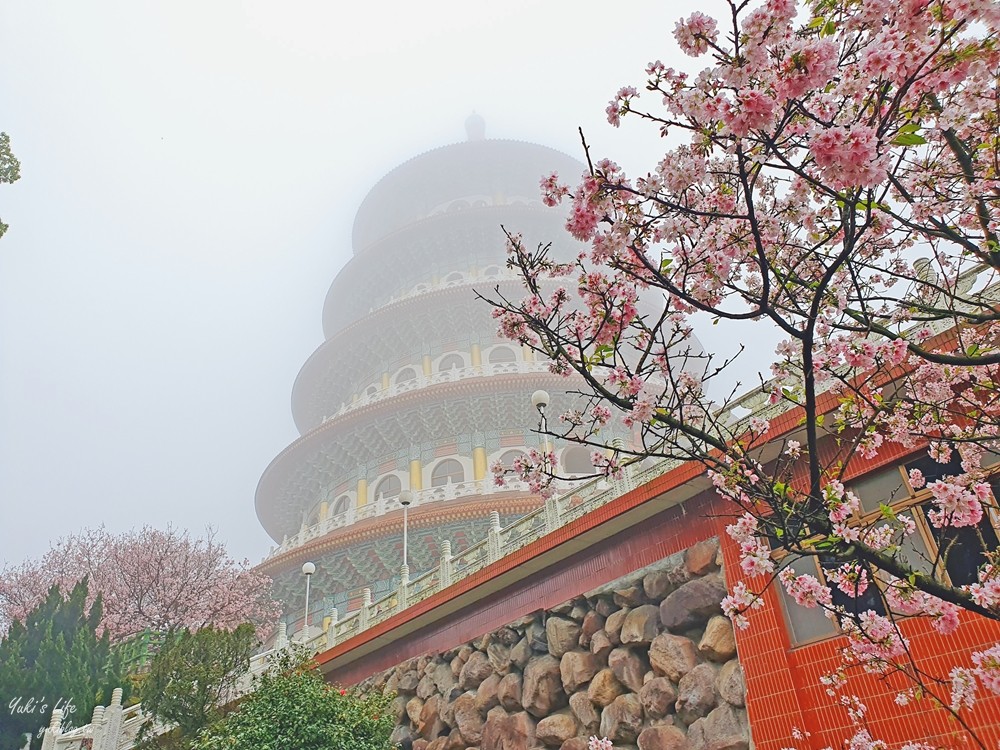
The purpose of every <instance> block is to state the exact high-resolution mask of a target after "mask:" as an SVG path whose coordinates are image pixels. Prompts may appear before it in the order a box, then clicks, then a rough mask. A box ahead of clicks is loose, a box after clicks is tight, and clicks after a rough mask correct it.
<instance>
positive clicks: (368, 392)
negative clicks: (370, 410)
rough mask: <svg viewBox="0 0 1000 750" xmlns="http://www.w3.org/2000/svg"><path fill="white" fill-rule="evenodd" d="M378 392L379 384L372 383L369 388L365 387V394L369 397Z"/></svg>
mask: <svg viewBox="0 0 1000 750" xmlns="http://www.w3.org/2000/svg"><path fill="white" fill-rule="evenodd" d="M376 393H378V386H377V385H370V386H368V387H367V388H365V395H366V396H368V397H369V398H371V397H372V396H374V395H375V394H376Z"/></svg>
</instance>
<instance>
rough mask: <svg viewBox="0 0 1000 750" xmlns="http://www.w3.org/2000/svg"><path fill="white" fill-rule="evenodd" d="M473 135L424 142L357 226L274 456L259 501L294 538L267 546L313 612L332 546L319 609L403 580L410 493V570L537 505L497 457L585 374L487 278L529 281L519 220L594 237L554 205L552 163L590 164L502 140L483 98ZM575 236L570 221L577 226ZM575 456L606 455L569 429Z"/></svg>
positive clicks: (515, 283)
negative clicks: (285, 440) (497, 468)
mask: <svg viewBox="0 0 1000 750" xmlns="http://www.w3.org/2000/svg"><path fill="white" fill-rule="evenodd" d="M466 129H467V131H468V140H467V141H465V142H462V143H456V144H454V145H450V146H445V147H443V148H438V149H435V150H433V151H429V152H427V153H424V154H422V155H420V156H417V157H415V158H413V159H411V160H410V161H408V162H406V163H404V164H402V165H400V166H399V167H397V168H396V169H394V170H393V171H391V172H390V173H389V174H387V175H386V176H385V177H383V178H382V179H381V180H380V181H379V182H378V183H377V184H376V185H375V187H374V188H372V189H371V191H370V192H369V193H368V195H367V197H366V198H365V199H364V201H363V202H362V204H361V207H360V209H359V210H358V212H357V215H356V218H355V221H354V228H353V242H352V246H353V257H352V258H351V260H350V261H349V262H348V263H347V264H346V265H345V266H344V268H343V269H342V270H341V272H340V273H339V274H338V275H337V277H336V279H335V280H334V281H333V284H332V285H331V287H330V291H329V293H328V294H327V297H326V303H325V306H324V310H323V328H324V332H325V335H326V340H325V341H324V342H323V343H322V344H321V345H320V346H319V347H318V348H317V349H316V351H315V352H314V353H313V355H312V356H311V357H310V358H309V359H308V361H306V363H305V365H304V366H303V367H302V370H301V371H300V373H299V375H298V378H297V379H296V382H295V385H294V388H293V391H292V411H293V414H294V419H295V423H296V425H297V427H298V429H299V432H300V433H301V436H300V437H299V438H298V439H297V440H296V441H295V442H293V443H292V444H291V445H289V446H288V447H287V448H286V449H285V450H284V451H282V452H281V454H279V455H278V456H277V457H276V458H275V459H274V460H273V461H272V462H271V464H270V465H269V466H268V467H267V470H266V471H265V472H264V474H263V476H262V477H261V479H260V483H259V485H258V487H257V493H256V509H257V516H258V518H259V519H260V522H261V524H262V525H263V526H264V528H265V530H266V531H267V532H268V534H270V536H271V537H272V538H273V539H274V540H275V542H276V543H277V546H276V547H275V548H274V549H272V551H271V553H270V555H269V556H268V557H267V558H266V560H265V561H264V562H263V563H262V564H261V569H262V570H263V571H264V572H266V573H268V574H269V575H271V576H273V577H274V579H275V585H276V595H277V597H278V598H279V599H281V600H282V601H284V602H285V604H286V606H287V607H288V610H287V611H288V614H289V622H288V625H289V630H290V632H291V631H292V629H293V628H295V629H297V628H299V627H301V622H300V620H301V617H302V606H303V605H302V597H303V593H304V588H305V587H304V578H303V575H302V572H301V566H302V564H303V563H304V562H306V561H310V562H313V563H315V565H316V572H315V574H314V575H313V576H312V579H311V600H310V601H311V603H312V605H311V606H310V613H311V614H310V624H311V625H316V626H318V625H321V623H322V618H323V617H324V615H326V614H327V613H328V612H329V611H330V609H331V608H333V607H336V608H337V609H338V610H339V612H340V613H341V615H343V613H345V612H347V611H348V610H353V609H356V607H357V604H358V603H359V602H360V600H361V592H362V590H363V589H364V588H370V589H371V590H372V595H373V597H376V598H377V597H378V596H380V595H382V594H384V593H385V592H387V591H390V590H392V589H393V588H394V587H395V586H396V585H397V584H398V581H399V576H400V572H401V566H402V563H403V508H402V506H401V504H400V498H401V495H402V496H403V497H404V498H405V499H407V500H410V501H411V502H412V505H410V507H409V514H408V524H407V526H408V540H409V544H408V552H407V559H408V563H409V571H412V573H413V574H416V573H418V572H420V571H423V570H427V569H429V568H431V567H432V566H434V565H436V564H437V560H438V558H439V556H440V554H441V546H442V543H443V542H448V543H450V545H451V547H452V548H453V549H455V550H456V551H457V550H461V549H464V548H465V547H467V546H469V545H470V544H471V543H472V542H474V541H478V540H480V539H482V538H483V537H484V536H485V534H486V530H487V528H488V526H489V524H490V520H491V512H494V511H495V512H496V513H497V514H498V515H499V520H500V523H503V524H506V523H507V522H509V521H512V520H513V519H515V518H517V517H519V516H521V515H523V514H524V513H526V512H528V511H530V510H533V509H535V508H537V507H538V506H539V505H540V504H541V502H542V501H541V498H540V497H538V496H537V495H534V494H532V493H530V492H528V491H527V490H526V488H523V487H511V486H507V487H503V488H501V487H497V486H496V485H495V484H494V482H493V479H492V475H491V472H490V469H489V467H490V466H491V465H493V464H494V463H495V462H497V461H500V462H503V463H504V464H506V465H509V464H510V463H511V462H512V461H513V460H514V459H515V458H516V456H517V455H518V454H519V453H520V452H522V451H525V450H526V449H528V448H529V447H532V446H539V445H540V444H541V440H540V438H539V436H538V435H537V434H535V432H534V431H535V430H536V429H537V425H538V417H539V415H538V413H537V411H536V410H535V409H534V408H533V407H532V405H531V403H530V398H531V394H532V393H533V392H534V391H536V390H538V389H544V390H545V391H547V392H549V393H550V394H551V400H552V410H553V411H554V410H559V409H565V408H567V406H568V405H569V404H570V403H571V401H572V398H573V397H572V396H570V395H569V391H571V390H572V389H573V381H572V380H568V379H566V378H563V377H560V376H558V375H554V374H552V373H550V372H549V370H548V366H547V363H546V362H543V361H539V360H538V359H537V358H536V357H534V356H532V352H530V351H528V350H527V349H522V348H521V347H519V346H517V345H516V344H512V343H511V342H510V341H508V340H503V339H501V338H500V337H499V336H498V335H497V332H496V323H495V321H494V320H493V319H492V317H491V308H490V306H489V305H488V304H487V303H486V302H484V301H483V300H481V299H479V298H477V296H476V292H477V290H478V291H481V292H483V293H486V292H490V293H493V292H494V290H496V289H497V288H499V290H500V292H501V293H503V294H506V295H511V296H513V297H518V296H519V295H520V294H521V291H522V290H521V288H520V281H519V280H518V277H516V276H515V275H514V273H513V272H512V271H510V270H508V269H507V268H506V267H505V265H504V261H505V257H506V254H505V249H504V246H505V241H506V240H505V236H504V234H503V231H502V229H501V226H506V227H509V228H512V229H514V230H516V231H518V232H521V233H523V234H524V236H525V239H526V240H527V239H528V238H531V240H532V241H542V240H544V241H548V240H556V242H557V243H558V242H563V243H564V247H562V248H556V249H555V251H556V252H559V253H560V254H561V255H562V256H563V257H571V255H570V253H571V252H574V251H575V250H576V249H577V248H576V246H574V245H573V240H572V239H571V238H569V237H568V235H567V234H566V232H565V230H564V229H563V222H564V216H563V215H562V214H561V212H559V211H555V210H553V209H551V208H546V207H545V206H543V205H542V203H541V200H540V195H539V187H538V183H539V179H540V177H541V176H542V175H543V174H546V173H550V172H552V171H557V172H559V174H561V175H566V176H567V177H573V176H576V175H578V174H580V173H581V171H582V170H583V168H584V167H583V164H581V163H580V162H578V161H576V160H575V159H573V158H571V157H569V156H566V155H564V154H562V153H559V152H557V151H554V150H552V149H550V148H546V147H543V146H539V145H535V144H530V143H523V142H518V141H509V140H488V139H486V138H485V137H484V130H485V128H484V124H483V122H482V120H481V118H479V117H478V116H476V115H473V116H472V117H471V118H470V119H469V121H468V122H467V123H466ZM560 238H561V239H560ZM557 454H558V456H559V461H560V464H561V466H560V469H561V472H562V473H563V474H568V475H574V474H588V473H590V472H592V470H593V468H592V465H591V459H590V451H589V450H588V449H587V448H585V447H582V446H561V447H559V446H557Z"/></svg>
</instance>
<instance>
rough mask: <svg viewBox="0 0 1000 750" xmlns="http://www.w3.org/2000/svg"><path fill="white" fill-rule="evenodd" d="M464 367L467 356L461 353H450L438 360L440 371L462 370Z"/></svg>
mask: <svg viewBox="0 0 1000 750" xmlns="http://www.w3.org/2000/svg"><path fill="white" fill-rule="evenodd" d="M463 367H465V358H464V357H463V356H462V355H461V354H449V355H447V356H445V357H441V361H440V362H438V372H444V371H445V370H460V369H461V368H463Z"/></svg>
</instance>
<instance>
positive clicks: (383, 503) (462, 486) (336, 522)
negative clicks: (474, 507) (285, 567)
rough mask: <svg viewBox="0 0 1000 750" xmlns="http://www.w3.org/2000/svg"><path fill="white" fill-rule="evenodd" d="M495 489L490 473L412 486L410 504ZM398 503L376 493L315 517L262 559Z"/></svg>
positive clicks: (512, 484)
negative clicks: (319, 518)
mask: <svg viewBox="0 0 1000 750" xmlns="http://www.w3.org/2000/svg"><path fill="white" fill-rule="evenodd" d="M502 489H504V490H509V489H513V490H525V489H527V485H526V484H523V483H521V482H507V484H506V486H505V487H504V488H502ZM499 491H501V488H499V487H497V486H496V484H494V482H493V478H492V477H487V478H486V479H478V480H470V481H466V482H456V483H453V484H446V485H442V486H440V487H428V488H427V489H424V490H415V491H413V492H412V495H413V502H412V505H411V506H410V507H411V508H414V507H419V506H421V505H427V504H428V503H437V502H447V501H449V500H458V499H460V498H465V497H474V496H477V495H480V496H482V495H488V494H491V493H493V492H499ZM400 507H401V506H400V505H399V498H397V497H378V498H376V499H375V500H374V501H372V502H370V503H366V504H365V505H362V506H361V507H355V506H352V507H350V508H348V509H347V510H346V511H344V512H343V513H338V514H337V515H335V516H328V517H327V518H325V519H323V520H322V521H317V522H316V523H314V524H312V525H311V526H306V527H304V528H303V529H302V530H301V531H299V533H298V534H296V535H295V536H292V537H288V538H287V539H285V540H284V541H283V542H282V543H281V544H280V545H278V546H277V547H274V548H272V550H271V552H270V554H268V556H267V557H266V558H264V559H265V560H269V559H271V558H272V557H276V556H278V555H281V554H284V553H285V552H288V551H289V550H293V549H296V548H297V547H301V546H302V545H303V544H305V543H306V542H309V541H312V540H313V539H319V538H320V537H322V536H325V535H326V534H328V533H329V532H331V531H333V530H334V529H340V528H343V527H345V526H350V525H351V524H353V523H357V522H358V521H362V520H364V519H366V518H376V517H378V516H384V515H385V514H387V513H392V512H393V511H398V510H400Z"/></svg>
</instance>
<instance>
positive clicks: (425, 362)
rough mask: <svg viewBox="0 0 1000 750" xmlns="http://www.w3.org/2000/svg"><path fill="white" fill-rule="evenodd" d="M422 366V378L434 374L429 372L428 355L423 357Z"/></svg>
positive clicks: (429, 360)
mask: <svg viewBox="0 0 1000 750" xmlns="http://www.w3.org/2000/svg"><path fill="white" fill-rule="evenodd" d="M423 365H424V377H425V378H429V377H430V376H431V375H433V374H434V373H433V372H432V370H431V357H430V355H429V354H425V355H424V359H423Z"/></svg>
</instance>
